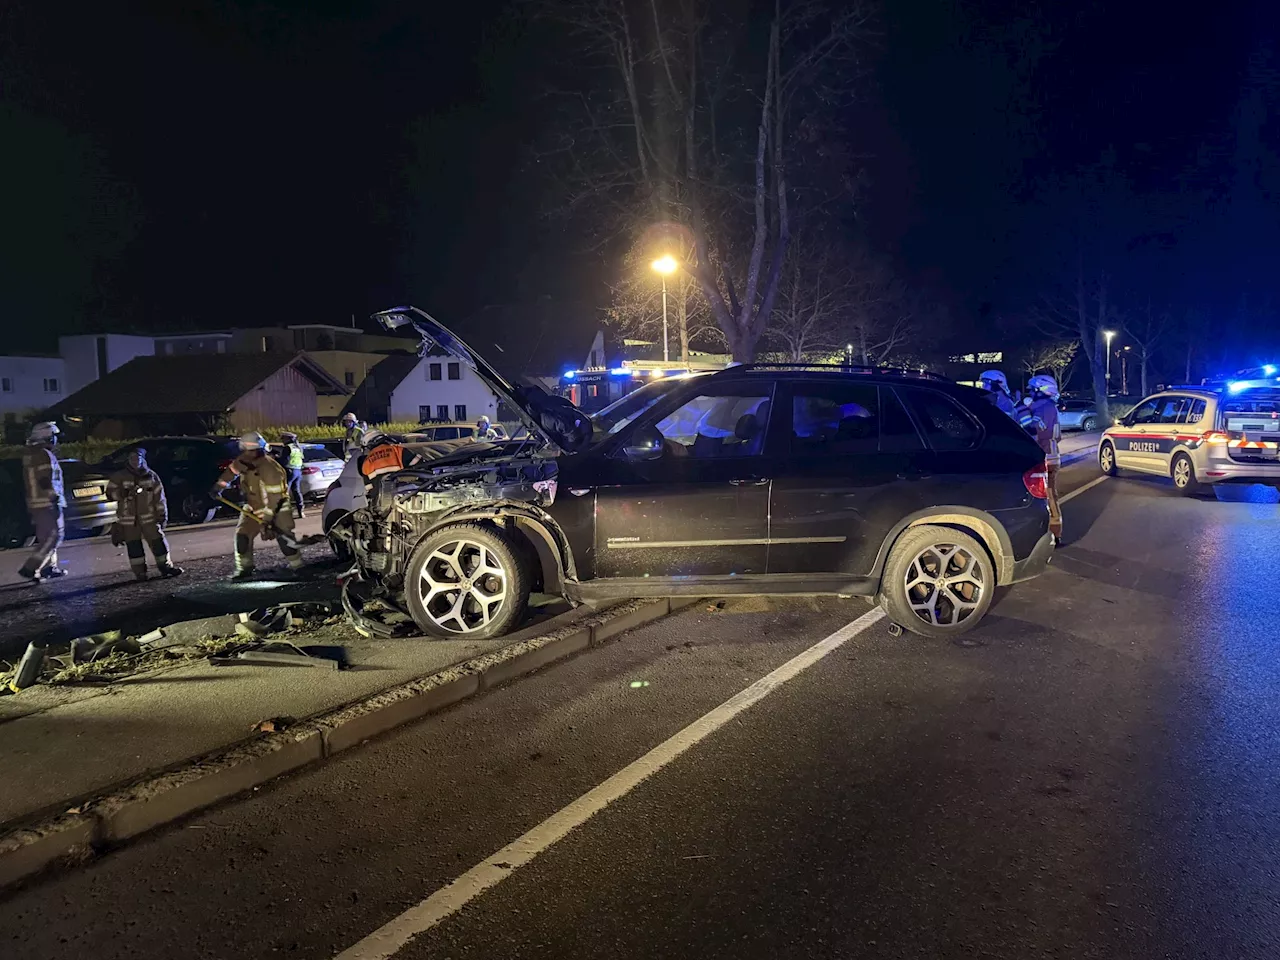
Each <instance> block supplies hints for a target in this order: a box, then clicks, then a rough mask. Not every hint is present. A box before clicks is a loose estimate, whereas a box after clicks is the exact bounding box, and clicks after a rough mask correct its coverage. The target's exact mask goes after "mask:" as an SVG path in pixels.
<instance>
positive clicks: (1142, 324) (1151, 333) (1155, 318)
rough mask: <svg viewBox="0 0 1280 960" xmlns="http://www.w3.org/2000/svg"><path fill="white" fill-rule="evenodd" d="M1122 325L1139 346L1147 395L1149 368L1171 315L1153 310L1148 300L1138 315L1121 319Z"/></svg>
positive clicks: (1143, 382) (1144, 391)
mask: <svg viewBox="0 0 1280 960" xmlns="http://www.w3.org/2000/svg"><path fill="white" fill-rule="evenodd" d="M1121 325H1122V326H1123V327H1124V332H1125V333H1127V334H1128V335H1129V339H1130V340H1132V341H1133V342H1134V345H1135V346H1136V347H1137V348H1138V349H1137V351H1136V352H1137V354H1138V364H1139V369H1140V370H1141V372H1142V373H1141V382H1142V395H1143V396H1144V397H1145V396H1146V395H1147V394H1148V393H1149V391H1148V390H1147V369H1148V367H1149V365H1150V362H1151V355H1152V352H1153V351H1154V350H1155V347H1156V344H1157V343H1159V342H1160V339H1161V338H1162V337H1163V336H1164V334H1165V331H1166V330H1167V329H1168V327H1169V315H1168V314H1167V313H1156V312H1155V311H1153V310H1152V309H1151V301H1150V300H1148V301H1147V307H1146V309H1145V310H1143V311H1141V312H1140V313H1138V314H1137V315H1136V316H1126V317H1124V318H1123V319H1122V320H1121ZM1188 379H1189V378H1188Z"/></svg>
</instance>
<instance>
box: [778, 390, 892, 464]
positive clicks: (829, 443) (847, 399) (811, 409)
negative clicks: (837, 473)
mask: <svg viewBox="0 0 1280 960" xmlns="http://www.w3.org/2000/svg"><path fill="white" fill-rule="evenodd" d="M879 406H880V403H879V391H878V390H877V389H876V387H875V385H874V384H866V383H832V384H829V383H819V384H809V383H796V384H794V385H793V387H792V396H791V452H792V453H795V454H801V455H803V454H836V455H839V454H848V453H875V452H876V450H877V449H879V445H880V411H879Z"/></svg>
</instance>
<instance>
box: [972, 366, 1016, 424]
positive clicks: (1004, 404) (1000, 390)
mask: <svg viewBox="0 0 1280 960" xmlns="http://www.w3.org/2000/svg"><path fill="white" fill-rule="evenodd" d="M978 379H979V381H980V382H981V383H982V389H983V390H986V391H988V392H989V393H990V395H991V402H992V403H994V404H995V405H996V406H997V407H999V408H1000V409H1001V410H1002V411H1003V412H1004V413H1007V414H1008V415H1009V416H1010V417H1012V418H1013V419H1014V420H1017V419H1018V414H1017V411H1016V407H1017V405H1016V404H1015V403H1014V402H1013V394H1011V393H1010V392H1009V378H1008V377H1006V376H1005V375H1004V374H1003V373H1001V372H1000V371H999V370H984V371H983V372H982V376H981V377H979V378H978Z"/></svg>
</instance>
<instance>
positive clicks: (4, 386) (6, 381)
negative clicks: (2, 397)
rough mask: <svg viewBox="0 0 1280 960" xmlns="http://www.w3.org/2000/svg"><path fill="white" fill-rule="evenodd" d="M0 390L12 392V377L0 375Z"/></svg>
mask: <svg viewBox="0 0 1280 960" xmlns="http://www.w3.org/2000/svg"><path fill="white" fill-rule="evenodd" d="M0 391H3V392H4V393H13V378H12V377H0Z"/></svg>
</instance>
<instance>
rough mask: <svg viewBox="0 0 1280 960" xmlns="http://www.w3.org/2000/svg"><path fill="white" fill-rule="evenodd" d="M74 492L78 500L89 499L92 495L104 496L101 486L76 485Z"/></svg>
mask: <svg viewBox="0 0 1280 960" xmlns="http://www.w3.org/2000/svg"><path fill="white" fill-rule="evenodd" d="M74 493H75V497H76V499H77V500H88V499H90V498H91V497H100V496H102V488H101V487H76V489H75V491H74Z"/></svg>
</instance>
